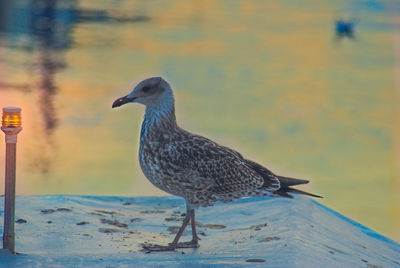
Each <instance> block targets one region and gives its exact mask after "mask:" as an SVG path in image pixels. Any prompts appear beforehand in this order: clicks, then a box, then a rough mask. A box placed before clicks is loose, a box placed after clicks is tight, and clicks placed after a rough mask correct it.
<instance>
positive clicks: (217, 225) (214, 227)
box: [196, 221, 226, 229]
mask: <svg viewBox="0 0 400 268" xmlns="http://www.w3.org/2000/svg"><path fill="white" fill-rule="evenodd" d="M196 225H197V226H198V227H202V228H209V229H225V228H226V226H225V225H222V224H211V223H208V224H203V223H201V222H198V221H196Z"/></svg>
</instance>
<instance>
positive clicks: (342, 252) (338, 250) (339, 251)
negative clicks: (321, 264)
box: [324, 245, 347, 255]
mask: <svg viewBox="0 0 400 268" xmlns="http://www.w3.org/2000/svg"><path fill="white" fill-rule="evenodd" d="M324 246H325V247H327V248H328V249H330V250H332V251H334V252H336V253H340V254H346V255H347V253H346V252H344V251H342V250H340V249H337V248H334V247H331V246H328V245H324Z"/></svg>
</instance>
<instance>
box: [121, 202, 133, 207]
mask: <svg viewBox="0 0 400 268" xmlns="http://www.w3.org/2000/svg"><path fill="white" fill-rule="evenodd" d="M122 205H124V206H129V205H132V203H131V202H124V203H122Z"/></svg>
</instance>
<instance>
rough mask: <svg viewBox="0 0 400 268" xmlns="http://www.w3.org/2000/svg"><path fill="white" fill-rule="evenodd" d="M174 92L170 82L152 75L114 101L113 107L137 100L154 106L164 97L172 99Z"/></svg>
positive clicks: (148, 105) (147, 105)
mask: <svg viewBox="0 0 400 268" xmlns="http://www.w3.org/2000/svg"><path fill="white" fill-rule="evenodd" d="M170 97H172V100H173V94H172V90H171V87H170V86H169V84H168V82H167V81H165V80H164V79H163V78H161V77H151V78H147V79H145V80H143V81H142V82H140V83H139V84H138V85H137V86H136V87H135V88H134V89H133V90H132V92H131V93H129V94H128V95H126V96H125V97H122V98H119V99H117V100H115V101H114V103H113V104H112V108H116V107H120V106H121V105H124V104H126V103H130V102H137V103H141V104H144V105H146V107H152V106H156V105H158V104H160V103H161V102H162V101H163V100H164V99H165V100H167V99H170Z"/></svg>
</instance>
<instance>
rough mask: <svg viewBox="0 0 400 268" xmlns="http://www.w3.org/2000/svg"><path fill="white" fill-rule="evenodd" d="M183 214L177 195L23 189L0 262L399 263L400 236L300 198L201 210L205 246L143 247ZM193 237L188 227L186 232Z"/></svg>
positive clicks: (164, 239) (163, 238)
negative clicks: (28, 192)
mask: <svg viewBox="0 0 400 268" xmlns="http://www.w3.org/2000/svg"><path fill="white" fill-rule="evenodd" d="M3 201H4V198H3V197H2V198H1V199H0V202H1V207H0V212H1V215H3ZM128 203H130V204H128ZM42 210H54V212H52V213H43V212H42ZM183 213H185V206H184V201H183V199H180V198H175V197H133V198H130V197H110V196H103V197H97V196H65V195H54V196H19V197H17V210H16V218H17V219H23V220H26V221H27V222H26V223H24V224H16V230H17V234H16V235H17V236H16V249H17V251H18V252H20V253H21V254H20V255H18V256H12V255H9V254H6V253H5V252H1V253H0V263H1V265H0V266H1V267H14V266H18V267H29V266H35V265H39V264H40V265H42V266H49V265H59V266H74V267H88V266H89V265H97V267H106V266H107V267H132V266H133V267H134V266H140V267H143V266H147V267H154V266H170V267H188V266H189V267H190V266H194V267H200V266H201V267H204V266H208V265H210V266H211V265H212V266H213V267H214V266H218V265H220V266H227V265H229V266H234V267H242V266H251V267H257V266H259V267H368V266H370V267H374V266H373V265H376V266H378V267H379V266H382V267H400V245H399V244H397V243H396V242H394V241H392V240H390V239H388V238H386V237H383V236H381V235H379V234H378V233H376V232H374V231H373V230H370V229H368V228H366V227H364V226H362V225H360V224H358V223H356V222H354V221H352V220H350V219H348V218H346V217H344V216H342V215H340V214H338V213H337V212H335V211H333V210H331V209H329V208H327V207H325V206H323V205H321V204H319V203H318V202H316V201H314V200H311V199H309V198H306V197H302V196H296V197H295V198H294V199H286V198H246V199H241V200H238V201H235V202H233V203H231V204H220V203H217V204H216V205H215V206H213V207H209V208H200V209H199V210H198V212H197V221H198V232H199V236H200V238H201V239H202V240H201V241H200V248H199V249H185V250H178V251H176V252H165V253H151V254H145V253H143V252H141V251H140V249H141V247H140V244H141V243H146V242H148V243H155V242H157V243H163V244H167V243H168V242H170V241H171V238H172V236H173V235H172V234H171V230H173V229H174V227H175V226H179V225H180V224H181V220H182V218H183V216H184V214H183ZM48 222H51V223H48ZM82 222H85V224H82ZM2 224H3V222H2V220H1V223H0V231H2ZM190 239H191V235H190V228H188V230H187V232H186V234H184V236H183V239H182V240H183V241H184V240H190Z"/></svg>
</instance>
